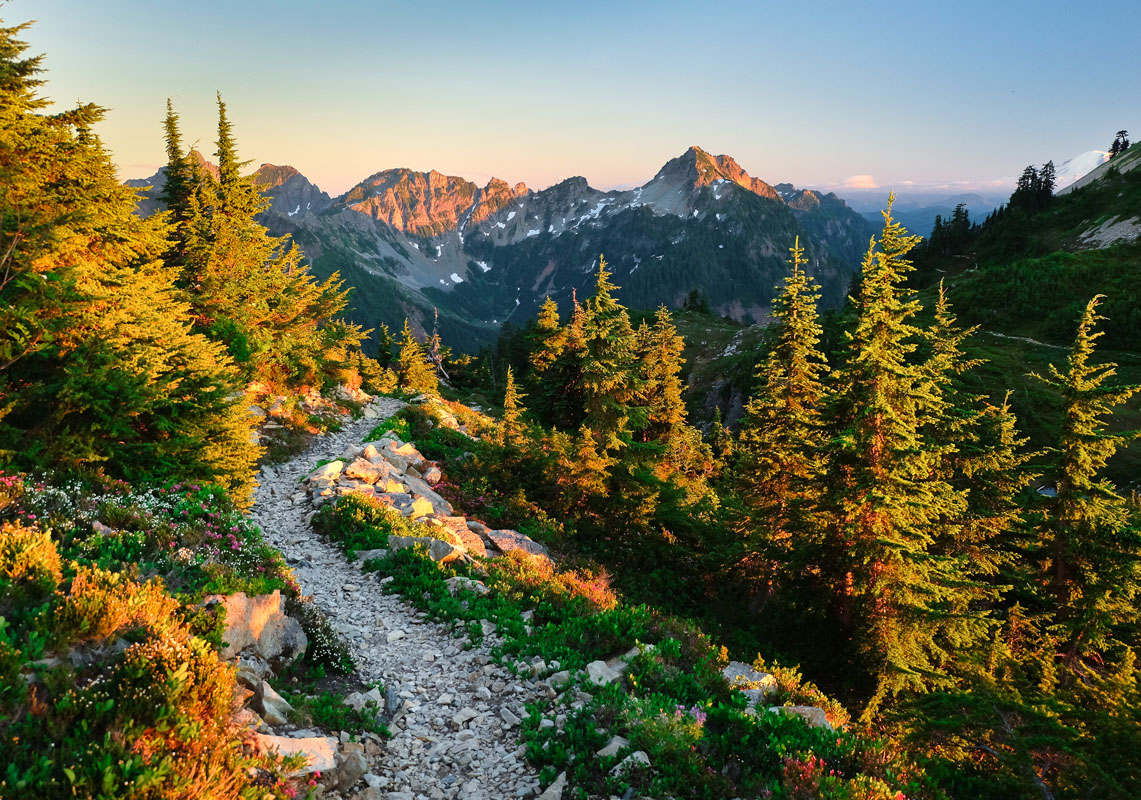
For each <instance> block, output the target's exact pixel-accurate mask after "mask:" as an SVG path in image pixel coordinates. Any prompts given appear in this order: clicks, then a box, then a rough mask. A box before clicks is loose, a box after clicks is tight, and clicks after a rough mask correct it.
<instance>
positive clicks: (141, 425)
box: [0, 26, 258, 503]
mask: <svg viewBox="0 0 1141 800" xmlns="http://www.w3.org/2000/svg"><path fill="white" fill-rule="evenodd" d="M21 30H22V26H21V27H17V28H0V220H2V227H0V252H2V253H3V254H4V255H3V258H4V260H5V261H4V264H3V267H4V269H3V274H4V275H5V277H4V278H3V279H2V281H0V354H2V358H0V408H3V409H4V410H5V411H6V412H7V415H6V416H5V417H4V419H3V425H2V427H0V451H3V452H4V454H5V456H6V458H7V459H10V460H15V461H16V462H17V463H18V464H19V465H20V466H22V467H31V466H34V465H36V464H37V463H38V464H39V465H51V466H53V467H65V468H69V467H95V468H102V469H104V470H105V471H106V472H108V473H109V474H111V475H115V476H118V477H122V478H128V479H138V480H155V481H158V480H197V481H217V482H220V483H223V484H224V485H226V486H227V487H229V488H230V489H231V490H232V491H233V492H234V494H235V496H236V498H237V500H238V501H239V502H243V503H244V502H246V501H248V499H249V489H250V487H251V482H252V481H251V471H252V465H253V462H254V460H255V459H256V457H257V454H258V448H257V447H256V446H255V445H253V444H251V442H250V425H249V421H248V419H247V408H246V404H245V402H244V399H243V397H242V395H241V394H240V393H239V392H237V391H236V389H237V373H236V372H235V370H234V369H233V365H232V364H231V363H230V362H229V360H228V359H227V358H226V357H225V355H224V354H223V353H222V352H221V350H220V348H219V347H218V346H217V345H215V344H213V343H211V342H209V341H208V340H206V339H205V338H203V337H202V336H200V335H197V334H195V333H193V332H192V331H191V328H190V316H189V313H188V309H187V308H186V306H185V305H184V304H182V303H180V302H178V301H177V300H176V299H175V296H174V287H173V277H174V276H173V274H172V273H171V271H170V270H168V269H166V268H165V267H164V265H163V263H162V261H161V257H162V255H163V253H164V252H165V251H166V250H167V245H168V242H167V238H166V236H167V232H168V229H167V225H166V222H165V218H164V217H163V216H161V215H158V216H155V217H153V218H151V219H146V220H144V219H141V218H140V217H138V216H137V215H136V214H135V207H136V201H137V198H136V195H135V192H134V190H132V189H130V188H127V187H125V186H123V185H122V184H121V183H120V182H119V181H118V179H117V178H116V175H115V169H114V166H113V165H112V164H111V161H110V159H109V158H108V157H107V154H106V153H105V152H104V150H103V148H102V145H101V144H100V142H99V140H98V138H97V137H96V136H95V135H94V134H93V133H92V130H91V128H92V125H94V123H96V122H97V121H98V120H99V119H100V117H101V116H102V110H101V109H99V108H97V107H96V106H93V105H84V106H80V107H79V108H77V109H74V110H72V111H65V112H63V113H59V114H52V115H44V114H42V113H41V109H42V108H43V107H44V102H43V101H42V100H41V99H40V98H39V97H37V96H36V87H38V86H39V85H40V84H41V82H40V81H39V80H38V78H37V74H38V72H39V71H40V67H39V65H40V59H39V58H29V59H22V58H20V54H21V53H22V51H23V49H24V45H23V43H22V42H20V41H19V40H18V38H17V37H18V35H19V32H20V31H21Z"/></svg>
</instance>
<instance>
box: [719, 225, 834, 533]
mask: <svg viewBox="0 0 1141 800" xmlns="http://www.w3.org/2000/svg"><path fill="white" fill-rule="evenodd" d="M790 250H791V253H792V259H791V260H790V262H789V263H790V264H791V266H792V270H791V272H790V273H789V275H788V277H786V278H785V280H784V286H783V288H782V289H781V292H780V294H779V295H778V296H777V297H776V299H775V300H774V301H773V312H772V313H773V317H774V318H775V319H776V320H777V323H776V326H775V341H774V343H773V347H772V350H770V351H769V355H768V358H766V360H765V362H764V364H763V365H762V366H761V369H760V371H759V373H758V378H759V380H760V386H759V387H758V390H757V392H756V394H755V395H754V396H753V398H752V399H750V400H749V402H748V404H747V405H746V406H745V415H744V419H743V421H742V424H741V433H740V436H739V443H738V447H737V457H738V462H737V464H738V469H737V475H738V477H739V484H740V491H741V495H742V497H743V498H744V499H745V502H746V504H747V505H748V507H749V508H750V510H751V513H752V516H753V517H754V518H755V520H756V523H755V524H759V525H761V526H763V527H764V528H765V529H766V531H765V536H764V539H765V540H766V541H768V542H770V543H772V544H775V545H776V546H777V547H779V548H781V549H783V550H785V551H786V552H787V551H788V550H789V549H791V547H792V541H791V540H792V538H793V537H795V536H804V535H807V533H808V532H809V531H810V530H815V529H816V528H817V527H818V526H817V523H816V522H814V518H815V517H816V516H817V514H818V504H819V500H820V497H821V495H822V493H823V468H824V460H823V445H824V423H823V420H822V417H821V407H822V404H823V402H824V397H825V389H824V384H823V379H824V377H825V376H826V375H827V373H828V365H827V361H826V360H825V358H824V354H823V353H821V352H820V350H819V348H818V345H819V343H820V337H821V334H822V329H821V327H820V321H819V315H818V314H817V311H816V304H817V302H818V301H819V299H820V287H819V286H818V285H817V284H816V282H815V281H814V280H813V279H812V278H811V277H809V276H808V274H807V273H806V272H805V270H804V266H805V260H804V249H803V248H802V247H801V246H800V239H799V237H798V238H797V239H796V242H795V244H794V245H793V247H792V248H791V249H790Z"/></svg>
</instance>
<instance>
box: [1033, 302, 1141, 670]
mask: <svg viewBox="0 0 1141 800" xmlns="http://www.w3.org/2000/svg"><path fill="white" fill-rule="evenodd" d="M1101 299H1102V295H1097V296H1096V297H1094V298H1093V299H1092V300H1090V302H1089V304H1088V305H1087V306H1086V310H1085V312H1084V313H1083V315H1082V319H1081V322H1080V323H1079V325H1078V332H1077V337H1076V338H1075V340H1074V345H1073V348H1072V349H1071V351H1070V357H1069V361H1068V364H1067V368H1066V370H1065V371H1064V372H1063V371H1062V370H1059V369H1058V368H1056V367H1054V366H1053V365H1051V366H1050V371H1049V373H1048V375H1047V376H1045V377H1043V376H1040V375H1035V377H1036V378H1038V379H1039V380H1041V381H1043V382H1044V383H1046V384H1047V385H1049V386H1051V387H1053V388H1054V389H1056V390H1057V391H1058V392H1059V393H1060V394H1061V395H1062V399H1063V402H1064V416H1063V420H1064V421H1063V427H1062V433H1061V439H1060V442H1059V451H1060V457H1061V460H1060V462H1059V464H1058V467H1057V470H1058V473H1057V474H1058V480H1057V490H1058V491H1057V497H1056V498H1055V499H1054V502H1053V504H1052V507H1051V508H1050V510H1049V514H1048V518H1047V524H1046V526H1045V529H1044V530H1045V536H1046V540H1045V541H1044V542H1043V543H1042V544H1043V552H1044V555H1045V558H1046V560H1047V568H1048V569H1049V593H1050V596H1051V599H1052V605H1053V608H1054V617H1055V620H1054V626H1053V629H1052V633H1053V634H1054V636H1055V637H1056V638H1057V640H1058V643H1059V647H1060V648H1061V655H1062V657H1063V661H1064V663H1065V664H1067V665H1068V666H1069V667H1070V669H1071V670H1076V669H1077V664H1078V662H1079V661H1080V660H1081V659H1083V658H1085V657H1086V656H1087V655H1089V654H1091V653H1093V654H1096V653H1099V652H1102V651H1104V649H1105V648H1106V647H1107V644H1108V642H1109V640H1110V638H1111V636H1112V631H1113V630H1114V628H1115V627H1116V626H1120V625H1123V624H1134V623H1135V622H1136V621H1137V619H1138V610H1137V605H1136V603H1135V598H1136V597H1137V595H1138V592H1139V591H1141V535H1139V531H1138V529H1137V527H1135V526H1131V525H1130V522H1131V520H1130V510H1129V506H1128V503H1127V502H1126V501H1125V500H1124V499H1123V498H1122V497H1121V496H1120V495H1119V494H1118V493H1117V491H1116V489H1115V487H1114V486H1113V484H1112V483H1110V482H1109V481H1108V480H1106V479H1105V478H1104V477H1102V476H1101V472H1102V471H1103V470H1104V468H1105V465H1106V463H1107V462H1108V461H1109V459H1110V458H1111V457H1112V456H1113V454H1114V453H1115V452H1116V451H1117V449H1118V448H1119V447H1120V446H1121V445H1122V444H1124V443H1125V442H1127V441H1129V440H1130V439H1133V438H1136V437H1137V436H1138V435H1139V433H1138V432H1130V433H1111V432H1110V431H1109V430H1108V429H1107V427H1106V425H1107V417H1108V416H1109V415H1110V414H1111V413H1112V410H1113V408H1114V407H1115V406H1118V405H1120V404H1121V403H1124V402H1125V401H1127V400H1128V399H1129V398H1130V397H1132V396H1133V395H1134V394H1135V393H1137V392H1138V391H1141V386H1111V385H1108V384H1107V381H1108V380H1109V379H1110V378H1112V377H1113V376H1114V375H1115V374H1116V373H1117V369H1116V367H1117V365H1116V364H1113V363H1109V362H1107V363H1103V364H1091V363H1090V360H1091V358H1092V357H1093V353H1094V343H1095V342H1096V341H1097V339H1098V338H1099V337H1100V336H1102V335H1103V332H1102V331H1095V330H1094V329H1095V327H1096V326H1097V323H1098V322H1099V321H1101V320H1102V319H1104V317H1102V316H1100V315H1099V314H1098V313H1097V307H1098V304H1099V302H1100V301H1101Z"/></svg>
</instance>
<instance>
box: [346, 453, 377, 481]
mask: <svg viewBox="0 0 1141 800" xmlns="http://www.w3.org/2000/svg"><path fill="white" fill-rule="evenodd" d="M345 476H346V477H349V478H355V479H356V480H359V481H364V482H365V483H376V482H377V481H378V480H380V479H381V478H383V477H387V475H384V474H381V470H380V468H379V467H378V466H376V465H375V464H373V463H372V462H371V461H369V460H368V459H367V458H358V459H357V460H356V461H354V462H353V463H351V464H349V465H348V467H346V468H345Z"/></svg>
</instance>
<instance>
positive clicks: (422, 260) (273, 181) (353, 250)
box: [129, 147, 875, 350]
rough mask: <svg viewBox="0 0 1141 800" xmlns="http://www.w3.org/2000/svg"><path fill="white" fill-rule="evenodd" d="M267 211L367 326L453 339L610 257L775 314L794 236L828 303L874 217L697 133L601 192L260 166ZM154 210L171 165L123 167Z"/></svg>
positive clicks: (574, 287)
mask: <svg viewBox="0 0 1141 800" xmlns="http://www.w3.org/2000/svg"><path fill="white" fill-rule="evenodd" d="M254 181H255V183H256V184H257V185H258V186H260V187H261V189H262V191H263V192H264V193H265V194H266V195H267V196H268V197H269V198H270V206H269V209H268V210H267V211H266V212H265V213H264V214H263V215H262V222H263V224H265V225H266V226H267V227H268V228H269V229H270V231H271V232H273V233H274V234H276V235H282V234H290V235H292V236H293V238H294V239H295V240H296V241H297V242H298V244H300V245H301V246H302V247H303V248H304V250H305V252H306V254H307V255H308V257H309V258H310V260H311V262H312V266H311V269H312V271H313V272H314V274H316V275H318V276H321V277H324V276H325V275H328V274H330V273H332V272H334V271H340V273H341V275H342V277H344V278H345V280H346V283H347V284H348V285H351V286H352V287H353V288H354V292H353V299H352V305H351V307H350V316H351V317H352V318H353V320H354V321H357V322H360V323H361V324H363V325H365V326H366V327H369V328H374V327H376V326H377V325H379V324H380V323H382V322H383V323H386V324H388V325H389V327H390V328H391V327H397V328H398V327H399V326H400V325H401V324H402V322H403V320H404V318H406V317H407V318H409V319H410V321H411V322H412V324H413V327H414V328H417V329H419V330H424V329H426V328H430V327H431V325H432V318H433V310H434V309H438V311H439V320H440V332H441V334H442V335H443V336H444V337H445V339H447V340H448V341H449V342H451V343H452V344H453V346H455V347H456V348H457V349H460V350H473V349H478V347H479V346H480V345H481V344H483V343H486V342H489V341H491V340H493V339H494V338H495V337H496V336H497V335H498V331H499V329H500V327H501V326H502V325H503V324H505V323H512V324H519V325H521V324H523V323H525V322H526V320H527V319H529V318H530V317H532V316H533V315H534V313H535V311H536V310H537V309H538V306H539V305H540V304H541V303H542V301H543V299H544V298H545V297H547V296H550V297H551V298H552V299H553V300H555V301H556V302H557V303H558V304H559V306H560V309H561V310H562V311H563V312H564V313H565V312H567V311H568V310H569V309H570V306H571V303H572V298H573V297H574V296H575V294H576V293H577V294H579V296H582V297H585V296H588V295H589V294H590V293H591V292H592V291H593V281H594V272H595V270H596V269H597V265H598V258H599V256H600V255H604V256H605V257H606V260H607V261H608V263H609V264H610V266H611V269H612V271H613V272H614V280H615V282H616V283H617V284H618V285H619V286H620V287H621V291H620V298H621V300H622V302H623V303H625V304H626V305H628V306H630V307H634V308H651V307H654V306H657V305H659V304H665V305H667V306H670V307H677V306H679V305H681V304H682V303H683V302H684V301H685V299H686V298H687V296H689V295H690V293H691V292H693V291H694V290H696V291H697V292H698V293H699V294H700V295H702V296H703V297H704V298H705V299H706V300H707V302H708V303H709V305H710V307H711V308H712V309H713V310H715V311H716V312H717V313H718V314H722V315H727V316H730V317H732V318H734V319H736V320H740V321H758V322H759V321H763V320H765V319H766V318H767V317H768V314H769V304H770V301H771V300H772V297H773V295H774V286H775V285H776V284H777V283H778V282H779V281H780V280H781V279H782V277H783V276H784V274H785V272H786V270H787V263H786V262H787V259H788V250H789V248H790V247H791V246H792V245H793V243H794V242H795V241H797V239H798V238H799V241H800V243H801V245H802V246H803V247H804V248H805V251H806V255H807V258H808V261H809V271H810V272H811V273H812V274H813V275H814V276H815V277H816V279H817V280H818V281H819V282H820V284H821V286H822V300H823V303H824V304H825V305H826V306H837V305H839V304H840V302H841V301H842V300H843V298H844V296H845V295H846V293H847V289H848V286H849V283H850V281H851V277H852V275H853V273H855V272H856V270H857V269H858V266H859V262H860V259H861V257H862V255H863V252H864V250H865V249H866V247H867V242H868V238H869V237H870V236H871V235H872V233H873V232H874V231H875V227H873V225H872V223H870V222H869V221H868V220H867V219H865V218H864V217H863V216H861V215H860V214H857V213H856V212H855V211H853V210H852V209H851V208H850V207H849V206H848V205H847V204H846V203H845V202H844V201H843V200H841V199H840V198H838V197H837V196H836V195H835V194H831V193H828V194H824V193H820V192H816V191H813V190H810V189H797V188H796V187H794V186H793V185H791V184H788V183H781V184H777V185H775V186H774V185H770V184H768V183H765V182H764V181H762V180H759V179H757V178H754V177H751V176H750V175H749V174H748V173H747V172H746V171H745V170H744V169H742V168H741V166H740V165H739V164H738V163H737V162H736V161H734V160H733V159H732V158H731V157H729V156H725V155H720V156H713V155H710V154H709V153H706V152H705V151H704V150H702V149H701V148H699V147H691V148H689V149H688V150H686V151H685V152H684V153H682V154H681V155H680V156H678V157H677V158H674V159H672V160H670V161H669V162H667V163H666V164H665V165H664V166H663V167H662V168H661V169H660V170H659V171H658V173H657V174H656V175H655V176H654V177H653V178H651V179H650V180H649V181H647V182H646V183H645V184H643V185H642V186H639V187H637V188H634V189H630V190H625V191H605V192H604V191H601V190H598V189H595V188H593V187H591V186H590V185H589V184H588V183H587V181H586V179H585V178H581V177H573V178H568V179H566V180H564V181H562V182H560V183H557V184H555V185H553V186H551V187H549V188H546V189H542V190H540V191H533V190H531V189H529V188H528V187H527V186H525V185H524V184H522V183H517V184H514V185H512V184H509V183H507V182H506V181H503V180H500V179H497V178H492V179H491V180H490V181H489V182H488V183H487V184H486V185H484V186H479V185H477V184H475V183H473V182H471V181H468V180H466V179H464V178H461V177H456V176H449V175H443V174H441V173H439V172H436V171H431V172H426V173H424V172H414V171H412V170H409V169H388V170H384V171H381V172H377V173H375V174H373V175H371V176H369V177H368V178H365V179H364V180H362V181H360V182H359V183H358V184H357V185H356V186H354V187H353V188H352V189H350V190H349V191H348V192H346V193H344V194H343V195H341V196H339V197H335V198H333V197H330V196H329V195H328V194H327V193H325V192H323V191H321V190H320V189H319V188H318V187H317V186H315V185H314V184H313V183H312V182H311V181H309V180H308V179H307V178H306V177H305V176H304V175H302V174H301V173H300V172H299V171H298V170H296V169H295V168H293V167H289V166H276V165H272V164H263V165H262V166H261V167H260V168H259V169H258V170H257V172H256V173H255V174H254ZM129 183H130V184H131V185H133V186H136V187H139V188H140V189H141V190H142V195H143V196H142V198H141V203H140V209H141V211H142V213H150V212H152V211H153V210H154V209H156V208H158V207H159V205H158V202H157V196H158V193H159V192H160V191H161V187H162V184H163V174H162V170H160V171H159V173H158V174H156V175H154V176H152V177H151V178H149V179H146V180H138V181H129Z"/></svg>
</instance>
